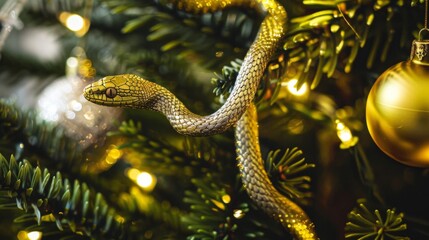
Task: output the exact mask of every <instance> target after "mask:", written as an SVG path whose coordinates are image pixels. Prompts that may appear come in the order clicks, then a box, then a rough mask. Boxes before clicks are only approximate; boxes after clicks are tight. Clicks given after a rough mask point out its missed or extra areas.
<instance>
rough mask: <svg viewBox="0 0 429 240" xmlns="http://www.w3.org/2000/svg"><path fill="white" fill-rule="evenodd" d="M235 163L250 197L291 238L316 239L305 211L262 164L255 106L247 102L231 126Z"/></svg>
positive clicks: (301, 239)
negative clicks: (244, 109) (276, 184)
mask: <svg viewBox="0 0 429 240" xmlns="http://www.w3.org/2000/svg"><path fill="white" fill-rule="evenodd" d="M235 139H236V151H237V160H238V167H239V170H240V174H241V178H242V181H243V185H244V187H245V189H246V191H247V193H248V194H249V196H250V198H251V199H252V200H253V201H254V202H255V203H256V204H257V205H258V206H259V207H260V208H261V209H262V210H263V211H264V212H266V213H267V214H268V215H270V216H271V217H272V218H274V219H275V220H277V221H278V222H280V223H281V224H282V225H283V227H285V228H286V229H288V230H289V232H290V233H291V234H292V235H293V237H294V238H295V239H300V240H314V239H318V238H317V235H316V232H315V226H314V224H313V222H312V221H311V220H310V218H309V217H308V216H307V214H306V213H305V212H304V211H303V210H302V209H301V208H300V207H299V206H298V205H297V204H295V203H294V202H292V201H291V200H290V199H288V198H287V197H286V196H284V195H282V194H281V193H279V192H278V191H277V190H276V189H275V188H274V186H273V185H272V183H271V181H270V179H269V177H268V175H267V172H266V171H265V169H264V167H263V160H262V157H261V151H260V147H259V137H258V122H257V113H256V107H255V106H254V104H251V105H250V107H249V108H248V110H247V111H246V112H245V114H244V115H243V116H242V117H241V118H240V120H239V121H238V122H237V127H236V129H235Z"/></svg>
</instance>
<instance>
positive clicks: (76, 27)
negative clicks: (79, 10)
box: [59, 12, 90, 37]
mask: <svg viewBox="0 0 429 240" xmlns="http://www.w3.org/2000/svg"><path fill="white" fill-rule="evenodd" d="M59 19H60V22H61V23H62V24H63V25H64V26H66V27H67V28H68V29H70V30H71V31H73V32H74V33H76V35H77V36H79V37H81V36H83V35H85V33H86V32H87V31H88V29H89V24H90V23H89V20H88V19H86V18H84V17H82V16H80V15H78V14H75V13H69V12H62V13H61V14H60V15H59Z"/></svg>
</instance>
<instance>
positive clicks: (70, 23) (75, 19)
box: [66, 14, 84, 32]
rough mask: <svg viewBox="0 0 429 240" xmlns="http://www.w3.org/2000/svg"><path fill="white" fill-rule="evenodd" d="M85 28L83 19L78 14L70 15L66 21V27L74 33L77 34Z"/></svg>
mask: <svg viewBox="0 0 429 240" xmlns="http://www.w3.org/2000/svg"><path fill="white" fill-rule="evenodd" d="M83 26H84V21H83V17H81V16H79V15H77V14H72V15H70V16H69V17H68V18H67V20H66V27H68V28H69V29H70V30H72V31H73V32H77V31H79V30H81V29H82V28H83Z"/></svg>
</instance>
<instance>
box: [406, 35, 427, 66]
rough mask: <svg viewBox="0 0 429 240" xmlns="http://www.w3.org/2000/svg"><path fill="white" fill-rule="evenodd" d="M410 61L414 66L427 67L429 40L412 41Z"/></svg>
mask: <svg viewBox="0 0 429 240" xmlns="http://www.w3.org/2000/svg"><path fill="white" fill-rule="evenodd" d="M410 60H411V61H412V62H413V63H415V64H420V65H426V66H429V40H414V41H413V45H412V47H411V55H410Z"/></svg>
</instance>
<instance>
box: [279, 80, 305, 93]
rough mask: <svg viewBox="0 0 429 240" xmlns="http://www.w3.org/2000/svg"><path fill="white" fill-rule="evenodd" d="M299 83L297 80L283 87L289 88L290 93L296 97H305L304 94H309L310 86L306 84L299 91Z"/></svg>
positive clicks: (283, 84)
mask: <svg viewBox="0 0 429 240" xmlns="http://www.w3.org/2000/svg"><path fill="white" fill-rule="evenodd" d="M297 83H298V80H297V79H291V80H290V81H288V82H286V83H282V86H285V85H286V86H287V89H288V91H289V92H290V93H291V94H292V95H295V96H303V95H304V94H306V93H307V92H308V86H307V83H304V84H302V85H301V87H300V88H299V89H297V86H296V85H297Z"/></svg>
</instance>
